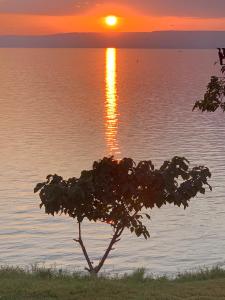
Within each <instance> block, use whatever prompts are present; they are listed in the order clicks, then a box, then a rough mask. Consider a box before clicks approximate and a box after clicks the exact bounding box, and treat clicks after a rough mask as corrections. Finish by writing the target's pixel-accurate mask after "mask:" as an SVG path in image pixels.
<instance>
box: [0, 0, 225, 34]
mask: <svg viewBox="0 0 225 300" xmlns="http://www.w3.org/2000/svg"><path fill="white" fill-rule="evenodd" d="M107 15H116V16H118V17H119V23H118V25H117V26H116V27H115V28H113V29H112V28H108V27H107V26H106V25H105V24H104V17H105V16H107ZM112 30H113V31H124V32H129V31H134V32H138V31H147V32H148V31H157V30H225V0H0V34H1V35H8V34H10V35H11V34H13V35H21V34H22V35H42V34H54V33H63V32H93V31H94V32H101V31H112Z"/></svg>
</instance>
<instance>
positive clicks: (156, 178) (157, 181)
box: [34, 157, 211, 274]
mask: <svg viewBox="0 0 225 300" xmlns="http://www.w3.org/2000/svg"><path fill="white" fill-rule="evenodd" d="M209 177H211V174H210V171H209V169H208V168H206V167H204V166H199V167H194V168H192V169H191V168H190V166H189V162H188V161H187V160H186V159H185V158H183V157H174V158H173V159H172V160H171V161H165V162H164V164H163V165H162V166H161V167H160V168H159V169H155V168H154V165H153V164H152V162H151V161H141V162H139V163H138V164H136V163H135V162H134V161H133V160H132V159H131V158H124V159H122V160H120V161H117V160H115V159H114V158H113V157H109V158H103V159H102V160H100V161H95V162H94V164H93V168H92V169H91V170H89V171H82V172H81V176H80V177H79V178H71V179H68V180H64V179H63V178H62V177H60V176H58V175H49V176H47V180H46V181H45V182H43V183H39V184H37V186H36V187H35V189H34V192H35V193H37V192H39V196H40V199H41V204H40V207H43V206H44V208H45V213H47V214H51V215H53V216H54V215H55V214H65V215H68V216H69V217H71V218H73V219H74V220H75V221H76V222H77V224H78V229H79V230H78V232H79V234H78V238H76V239H75V240H74V241H75V242H77V243H78V244H79V245H80V247H81V249H82V251H83V255H84V257H85V259H86V261H87V264H88V268H86V270H87V271H88V272H90V273H91V274H97V273H98V272H99V271H100V270H101V268H102V266H103V265H104V263H105V261H106V259H107V257H108V255H109V253H110V252H111V251H112V250H113V246H114V245H115V244H116V243H117V242H119V240H120V237H121V235H122V233H123V232H124V230H125V229H129V230H130V231H131V233H133V234H135V235H136V236H137V237H140V236H143V237H144V238H145V239H148V238H149V237H150V234H149V231H148V229H147V227H146V226H145V225H144V223H143V221H144V219H147V220H148V219H150V215H149V210H151V209H152V208H154V207H155V206H156V207H158V208H161V207H162V206H164V205H166V204H168V203H170V204H171V203H172V204H174V205H176V206H179V207H181V206H182V207H184V209H186V208H187V207H188V205H189V201H190V199H191V198H193V197H195V196H196V195H197V194H198V193H202V194H204V193H205V188H206V187H207V186H208V187H209V188H210V189H211V187H210V185H209V184H208V181H207V180H208V178H209ZM85 219H86V220H88V221H90V222H104V223H106V224H108V225H109V226H111V228H112V238H111V240H110V243H109V245H108V247H107V249H106V251H105V253H104V255H103V256H102V258H101V259H100V261H99V262H98V264H97V265H96V266H94V265H93V263H92V261H91V259H90V257H89V255H88V252H87V250H86V247H85V245H84V242H83V239H82V223H83V221H84V220H85Z"/></svg>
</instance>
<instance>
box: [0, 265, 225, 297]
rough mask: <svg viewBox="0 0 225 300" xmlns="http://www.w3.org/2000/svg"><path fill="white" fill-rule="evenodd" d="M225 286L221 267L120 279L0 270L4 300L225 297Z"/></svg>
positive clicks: (224, 272) (134, 275) (35, 270)
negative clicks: (175, 274)
mask: <svg viewBox="0 0 225 300" xmlns="http://www.w3.org/2000/svg"><path fill="white" fill-rule="evenodd" d="M224 286H225V271H224V270H222V269H219V268H214V269H212V270H207V269H205V270H200V271H199V272H196V273H186V274H180V275H178V276H177V277H176V278H175V279H168V278H167V277H161V278H157V279H154V278H152V277H146V276H145V273H144V270H138V271H136V272H135V273H134V274H132V275H129V276H128V275H125V276H123V277H121V278H116V277H115V278H106V277H99V278H95V277H93V276H81V275H79V274H76V273H74V274H71V275H69V274H67V273H64V272H62V271H54V270H50V269H38V268H35V269H33V270H32V272H25V271H24V270H22V269H19V268H17V269H15V268H14V269H13V268H2V269H0V299H1V300H57V299H60V300H78V299H79V300H90V299H92V300H121V299H125V300H128V299H129V300H148V299H149V300H177V299H190V300H199V299H204V300H215V299H225V289H224Z"/></svg>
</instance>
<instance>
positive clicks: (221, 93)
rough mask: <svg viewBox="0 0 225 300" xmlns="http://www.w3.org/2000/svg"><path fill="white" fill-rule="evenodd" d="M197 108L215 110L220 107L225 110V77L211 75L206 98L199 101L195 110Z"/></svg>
mask: <svg viewBox="0 0 225 300" xmlns="http://www.w3.org/2000/svg"><path fill="white" fill-rule="evenodd" d="M196 108H198V109H199V110H201V111H203V112H204V111H208V112H214V111H216V110H217V109H218V108H221V109H222V111H225V78H218V77H216V76H212V77H211V81H210V82H209V84H208V86H207V91H206V93H205V95H204V99H203V100H200V101H197V102H196V103H195V105H194V108H193V110H194V109H196Z"/></svg>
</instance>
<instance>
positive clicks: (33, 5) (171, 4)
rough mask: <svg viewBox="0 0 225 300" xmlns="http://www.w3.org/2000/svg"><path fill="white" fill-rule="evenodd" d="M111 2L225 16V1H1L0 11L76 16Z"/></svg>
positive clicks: (149, 10)
mask: <svg viewBox="0 0 225 300" xmlns="http://www.w3.org/2000/svg"><path fill="white" fill-rule="evenodd" d="M110 3H111V4H112V5H114V6H115V4H120V5H121V4H122V5H126V6H128V7H133V8H136V9H138V10H139V11H142V12H143V13H144V14H145V15H157V16H177V17H198V18H223V17H225V0H0V13H7V14H10V13H15V14H42V15H73V14H79V13H83V12H85V11H87V10H88V9H91V8H93V7H95V6H96V5H101V4H110Z"/></svg>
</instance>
